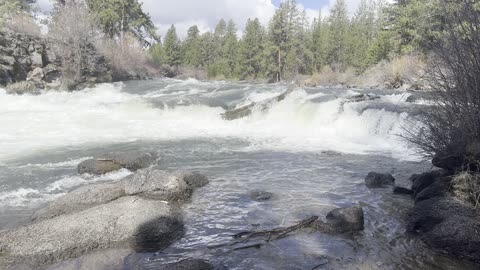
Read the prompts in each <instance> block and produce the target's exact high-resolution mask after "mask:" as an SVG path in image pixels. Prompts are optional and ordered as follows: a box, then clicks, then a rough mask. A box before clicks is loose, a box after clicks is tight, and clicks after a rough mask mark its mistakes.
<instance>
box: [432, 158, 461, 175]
mask: <svg viewBox="0 0 480 270" xmlns="http://www.w3.org/2000/svg"><path fill="white" fill-rule="evenodd" d="M432 164H433V166H435V167H438V168H441V169H445V170H448V171H452V172H453V171H455V170H457V169H459V168H460V167H462V165H463V164H464V159H463V158H462V157H459V156H440V155H437V156H435V157H434V158H433V159H432Z"/></svg>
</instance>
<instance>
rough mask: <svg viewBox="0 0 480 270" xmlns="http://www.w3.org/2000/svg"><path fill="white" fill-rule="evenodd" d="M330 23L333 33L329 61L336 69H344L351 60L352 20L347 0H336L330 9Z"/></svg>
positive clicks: (330, 39)
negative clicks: (350, 34) (350, 19)
mask: <svg viewBox="0 0 480 270" xmlns="http://www.w3.org/2000/svg"><path fill="white" fill-rule="evenodd" d="M329 23H330V33H331V35H329V45H328V49H329V53H328V62H329V63H330V64H331V65H332V66H333V68H334V69H336V68H337V67H338V68H340V69H341V70H344V69H346V67H347V66H348V64H349V60H350V59H349V58H350V55H349V48H348V44H347V38H348V34H349V26H350V21H349V19H348V12H347V5H346V3H345V0H336V2H335V5H334V6H333V8H332V10H331V11H330V17H329Z"/></svg>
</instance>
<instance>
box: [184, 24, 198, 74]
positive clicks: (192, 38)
mask: <svg viewBox="0 0 480 270" xmlns="http://www.w3.org/2000/svg"><path fill="white" fill-rule="evenodd" d="M200 45H201V40H200V30H198V27H197V26H196V25H194V26H192V27H190V28H189V29H188V32H187V38H186V39H185V41H184V42H183V48H182V51H183V61H182V62H183V63H184V64H186V65H190V66H194V67H199V66H201V64H202V58H201V51H200Z"/></svg>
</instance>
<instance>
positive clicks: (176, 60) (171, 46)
mask: <svg viewBox="0 0 480 270" xmlns="http://www.w3.org/2000/svg"><path fill="white" fill-rule="evenodd" d="M163 50H164V53H165V63H166V64H168V65H170V66H172V67H176V66H178V65H180V63H181V57H180V41H179V39H178V36H177V30H176V29H175V26H174V25H172V26H171V27H170V29H169V30H168V32H167V34H166V35H165V41H164V45H163Z"/></svg>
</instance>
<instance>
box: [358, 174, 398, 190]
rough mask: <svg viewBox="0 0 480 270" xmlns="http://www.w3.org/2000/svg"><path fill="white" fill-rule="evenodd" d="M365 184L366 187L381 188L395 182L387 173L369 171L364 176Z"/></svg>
mask: <svg viewBox="0 0 480 270" xmlns="http://www.w3.org/2000/svg"><path fill="white" fill-rule="evenodd" d="M365 184H366V185H367V187H368V188H381V187H385V186H388V185H393V184H395V178H394V177H393V176H392V175H391V174H389V173H376V172H370V173H369V174H368V175H367V177H365Z"/></svg>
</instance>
